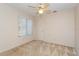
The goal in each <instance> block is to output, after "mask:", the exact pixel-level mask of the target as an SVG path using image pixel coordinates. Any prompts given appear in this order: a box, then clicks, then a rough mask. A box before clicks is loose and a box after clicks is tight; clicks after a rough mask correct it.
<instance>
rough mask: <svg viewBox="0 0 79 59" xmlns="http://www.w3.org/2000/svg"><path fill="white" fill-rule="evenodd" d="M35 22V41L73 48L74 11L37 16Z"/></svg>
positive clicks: (68, 10)
mask: <svg viewBox="0 0 79 59" xmlns="http://www.w3.org/2000/svg"><path fill="white" fill-rule="evenodd" d="M35 21H36V26H35V27H36V30H35V31H36V32H35V34H36V35H35V36H36V38H35V39H37V40H44V41H47V42H53V43H56V44H61V45H65V46H70V47H74V45H75V42H74V41H75V39H74V38H75V29H74V28H75V27H74V9H67V10H63V11H58V12H57V13H55V14H49V15H43V16H39V17H37V18H36V19H35Z"/></svg>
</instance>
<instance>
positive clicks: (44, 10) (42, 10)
mask: <svg viewBox="0 0 79 59" xmlns="http://www.w3.org/2000/svg"><path fill="white" fill-rule="evenodd" d="M28 7H31V8H35V9H36V10H37V14H39V15H41V14H51V13H56V12H57V11H56V10H54V11H51V10H49V4H48V3H43V4H42V3H40V4H39V5H38V6H37V7H34V6H28Z"/></svg>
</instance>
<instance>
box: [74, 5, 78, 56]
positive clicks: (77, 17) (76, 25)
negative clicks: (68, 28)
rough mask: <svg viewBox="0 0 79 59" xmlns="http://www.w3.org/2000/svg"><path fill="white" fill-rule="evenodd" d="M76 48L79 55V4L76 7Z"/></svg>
mask: <svg viewBox="0 0 79 59" xmlns="http://www.w3.org/2000/svg"><path fill="white" fill-rule="evenodd" d="M75 19H76V22H75V24H76V49H77V55H79V6H77V8H76V18H75Z"/></svg>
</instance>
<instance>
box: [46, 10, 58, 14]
mask: <svg viewBox="0 0 79 59" xmlns="http://www.w3.org/2000/svg"><path fill="white" fill-rule="evenodd" d="M56 12H57V11H56V10H54V11H51V10H48V11H47V12H46V13H47V14H52V13H54V14H55V13H56Z"/></svg>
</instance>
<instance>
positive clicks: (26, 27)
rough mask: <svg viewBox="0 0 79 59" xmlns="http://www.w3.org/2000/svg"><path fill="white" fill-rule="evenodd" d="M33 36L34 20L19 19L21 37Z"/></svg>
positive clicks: (21, 17)
mask: <svg viewBox="0 0 79 59" xmlns="http://www.w3.org/2000/svg"><path fill="white" fill-rule="evenodd" d="M28 35H32V20H30V19H26V17H23V16H20V17H19V36H20V37H25V36H28Z"/></svg>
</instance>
